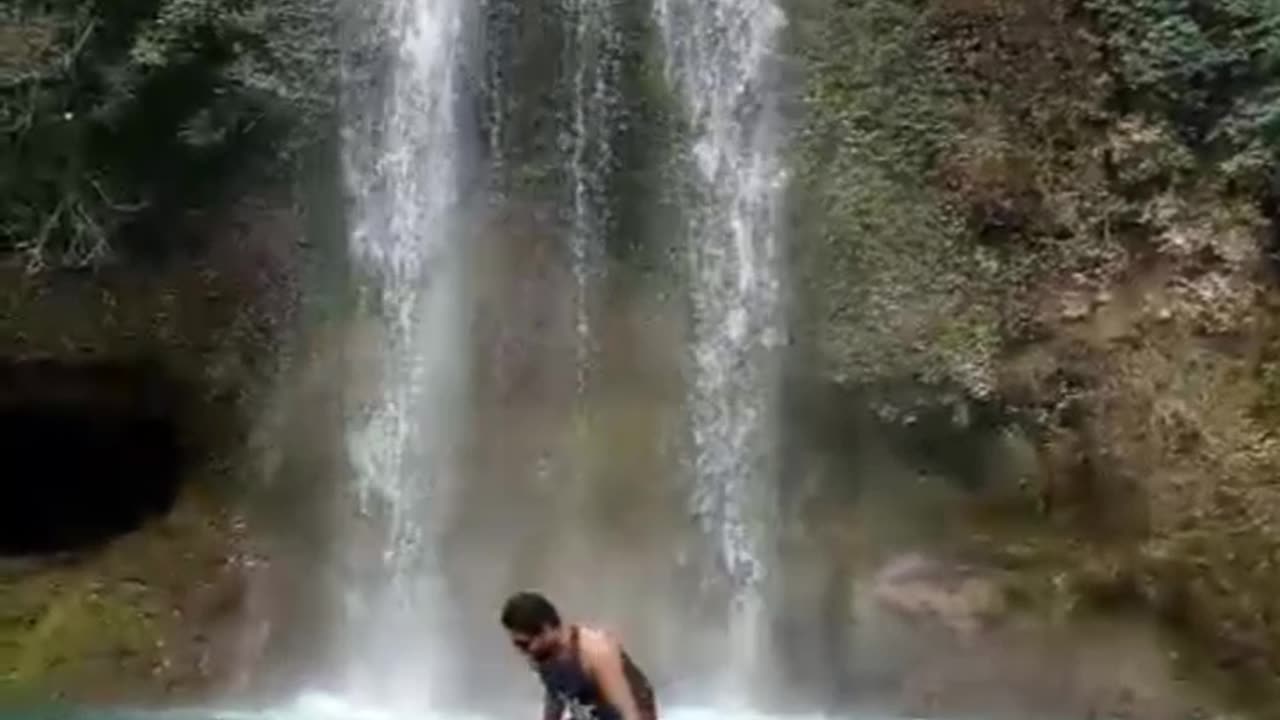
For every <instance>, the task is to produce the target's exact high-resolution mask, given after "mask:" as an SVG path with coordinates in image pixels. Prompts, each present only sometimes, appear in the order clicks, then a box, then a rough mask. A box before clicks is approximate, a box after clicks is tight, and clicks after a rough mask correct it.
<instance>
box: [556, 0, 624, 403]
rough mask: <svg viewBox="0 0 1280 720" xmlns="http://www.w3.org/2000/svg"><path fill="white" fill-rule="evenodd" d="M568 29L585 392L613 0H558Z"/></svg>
mask: <svg viewBox="0 0 1280 720" xmlns="http://www.w3.org/2000/svg"><path fill="white" fill-rule="evenodd" d="M562 2H563V7H562V10H563V12H564V14H565V17H566V18H567V19H568V24H569V27H570V28H572V30H571V31H570V32H568V33H566V40H567V42H566V47H565V53H564V55H565V66H566V67H568V68H572V75H571V78H570V81H571V84H572V98H573V100H572V110H571V114H570V123H569V125H570V128H569V130H568V132H567V133H566V135H567V145H568V147H567V148H566V149H565V152H564V156H565V157H566V158H567V160H568V177H569V185H570V188H569V190H570V202H569V208H570V222H569V249H570V257H571V258H572V262H573V276H574V281H575V284H576V287H575V291H576V297H575V298H574V313H575V316H574V330H575V333H576V338H575V346H576V349H577V357H576V358H575V361H576V366H577V393H578V396H579V399H581V396H582V395H583V394H584V393H585V392H586V386H587V382H588V376H589V374H590V363H591V352H592V323H591V284H592V280H593V279H594V278H595V277H596V276H597V275H598V274H599V273H600V271H601V267H600V261H599V257H598V256H599V255H600V253H601V251H602V249H603V246H604V243H605V233H606V232H607V226H608V221H609V204H608V197H607V187H606V183H607V180H608V173H609V170H610V166H611V165H612V162H613V147H612V144H611V143H610V140H611V137H610V135H611V132H612V129H613V125H614V123H615V122H616V114H615V105H616V98H615V96H614V94H615V92H616V87H617V76H618V66H617V63H618V61H617V58H618V54H619V50H618V43H619V37H618V29H617V26H616V24H615V18H614V8H613V4H614V0H562Z"/></svg>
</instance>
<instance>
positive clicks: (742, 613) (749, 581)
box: [656, 0, 785, 683]
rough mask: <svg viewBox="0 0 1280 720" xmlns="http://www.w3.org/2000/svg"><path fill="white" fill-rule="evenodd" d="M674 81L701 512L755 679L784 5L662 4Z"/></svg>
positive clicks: (776, 321)
mask: <svg viewBox="0 0 1280 720" xmlns="http://www.w3.org/2000/svg"><path fill="white" fill-rule="evenodd" d="M656 9H657V16H658V21H659V24H660V27H661V30H662V34H663V39H664V41H665V46H666V49H667V60H668V61H667V74H668V77H669V78H670V79H671V81H672V82H673V83H674V84H675V85H676V86H677V87H678V88H679V90H680V91H681V95H682V97H683V100H684V105H685V108H686V111H687V114H688V119H689V121H690V124H691V128H692V138H691V139H692V148H691V153H692V158H691V159H692V165H693V168H694V169H695V171H696V175H697V178H696V186H697V193H698V197H697V198H696V199H695V200H692V201H690V202H689V203H688V204H687V206H686V208H685V209H686V213H687V214H688V216H689V222H688V227H687V235H686V239H685V243H686V246H687V248H688V253H687V254H688V258H689V263H690V268H691V277H690V289H691V293H692V299H693V313H694V327H693V333H694V339H693V347H692V364H693V378H692V385H693V387H692V392H691V404H692V408H691V414H692V426H693V440H694V446H695V454H696V456H695V462H694V467H695V473H696V481H695V485H696V488H695V495H694V501H693V502H694V510H695V512H696V513H697V514H698V516H699V517H700V519H701V520H702V521H703V524H704V527H705V528H706V529H707V531H708V532H709V533H711V535H712V537H713V539H714V542H715V543H716V545H717V549H718V553H719V555H720V559H721V561H722V562H723V563H724V566H725V570H726V572H727V573H728V574H729V576H730V579H731V581H732V582H733V584H734V587H735V603H734V607H733V609H732V611H733V614H732V616H731V628H730V631H731V639H732V641H733V642H734V643H735V646H734V648H733V650H732V652H733V653H734V657H735V659H736V660H737V661H738V662H739V663H741V665H742V666H741V667H738V668H736V669H735V670H736V671H737V674H738V677H737V678H736V680H737V681H739V682H747V683H750V682H752V678H751V675H752V673H753V672H754V671H755V670H758V669H760V662H761V660H762V655H763V654H764V653H765V652H766V650H765V648H764V646H763V645H764V638H763V636H762V634H763V628H764V624H765V618H764V610H765V607H766V605H767V602H768V592H767V586H766V581H767V572H768V569H769V566H770V561H769V557H770V555H771V554H772V552H773V545H774V540H773V537H772V528H773V526H774V524H775V521H776V519H775V517H774V508H775V506H776V498H775V493H776V484H775V475H776V468H775V462H776V457H777V446H776V438H775V435H776V428H775V406H776V393H777V385H778V377H779V370H778V365H777V359H776V357H775V355H776V353H775V349H776V348H777V347H778V346H779V345H780V344H781V340H782V337H783V327H782V312H781V270H780V268H781V264H782V258H781V256H780V251H779V247H778V238H777V214H778V206H779V203H780V198H781V194H782V188H783V182H784V178H783V173H782V169H781V167H780V165H779V160H778V156H777V152H776V147H775V145H776V142H777V122H776V118H775V107H774V105H775V98H774V95H773V92H772V91H773V88H772V87H771V82H770V78H769V59H770V55H771V52H772V50H773V44H774V42H775V40H776V38H777V36H778V34H779V31H780V30H781V28H782V27H783V25H784V24H785V16H784V15H783V13H782V11H781V10H780V9H779V8H778V7H777V6H776V5H775V4H774V2H773V1H772V0H657V4H656Z"/></svg>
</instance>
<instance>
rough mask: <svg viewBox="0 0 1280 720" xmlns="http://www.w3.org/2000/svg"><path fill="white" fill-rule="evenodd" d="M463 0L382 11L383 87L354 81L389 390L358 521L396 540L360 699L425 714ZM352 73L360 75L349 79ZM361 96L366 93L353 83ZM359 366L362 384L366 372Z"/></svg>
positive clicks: (363, 639) (435, 611)
mask: <svg viewBox="0 0 1280 720" xmlns="http://www.w3.org/2000/svg"><path fill="white" fill-rule="evenodd" d="M464 3H465V0H384V2H383V3H382V4H381V5H380V6H377V10H376V11H375V12H372V13H370V14H369V15H368V17H367V18H366V22H367V27H366V28H364V31H363V32H364V33H367V34H366V35H365V43H366V46H367V47H373V48H375V49H374V51H373V52H374V54H375V55H379V54H381V55H384V56H385V57H384V58H383V60H382V62H380V63H374V65H375V69H374V72H375V73H379V74H380V77H378V78H377V80H378V82H379V83H382V85H381V86H380V87H378V88H376V89H375V88H370V87H365V86H363V85H361V84H360V83H361V79H360V78H349V79H348V90H349V93H350V95H349V97H348V107H347V108H346V111H347V121H348V126H347V133H346V138H345V148H346V153H347V156H346V159H347V165H346V170H347V179H348V181H349V183H350V191H351V196H352V198H353V201H354V208H353V212H352V216H353V223H352V232H351V254H352V258H353V260H354V261H355V265H356V268H357V273H358V274H359V276H360V277H361V280H362V286H361V292H362V297H361V302H362V306H363V308H364V310H365V312H366V313H367V315H369V316H371V321H372V323H373V324H374V325H375V326H376V327H377V332H376V336H377V338H378V341H379V344H378V346H377V347H376V349H374V348H361V350H363V351H365V352H368V353H369V355H368V356H366V358H367V359H372V360H374V361H375V362H376V364H377V373H378V377H377V383H378V388H377V390H376V392H375V393H374V394H373V397H372V398H362V401H363V402H364V404H365V405H364V407H362V408H360V411H359V413H358V415H357V417H354V418H353V419H352V420H351V429H350V431H349V443H348V444H349V452H350V456H351V458H352V461H353V464H354V466H355V471H356V486H357V490H358V500H359V502H358V504H359V509H360V512H361V513H362V514H363V516H364V517H365V518H366V521H367V522H368V523H370V524H373V525H374V526H375V527H377V528H379V529H380V530H382V531H383V532H384V533H385V536H384V537H383V538H382V540H381V541H380V547H381V549H382V555H381V558H380V560H381V562H380V566H379V567H378V568H377V569H376V570H373V571H369V570H367V569H364V570H363V572H365V573H367V576H366V577H362V578H361V579H360V580H359V581H357V582H355V583H352V586H353V588H354V592H353V593H352V594H351V596H350V597H349V598H348V599H349V601H350V614H351V617H350V620H351V628H350V629H351V637H350V641H349V642H350V643H351V648H350V652H351V661H352V662H351V670H352V677H351V680H350V685H351V687H350V688H349V690H350V692H351V693H352V694H353V695H354V696H356V697H377V698H378V699H379V701H380V703H382V704H387V701H388V700H389V699H390V700H391V704H400V705H410V704H424V703H427V702H429V701H430V700H431V698H432V696H433V695H434V694H435V692H434V691H435V688H432V687H430V686H429V685H424V684H425V683H430V682H431V681H433V680H442V679H443V678H444V675H443V674H442V672H443V670H444V669H445V667H444V666H445V664H446V663H444V662H443V659H442V658H439V657H437V656H436V655H437V654H438V653H436V652H434V650H436V649H438V648H441V647H447V642H448V640H447V638H448V633H447V630H448V620H447V618H445V617H443V615H442V609H443V608H446V607H447V606H448V604H447V602H446V600H445V593H444V588H443V584H442V579H441V575H440V570H439V560H440V558H439V557H438V554H437V553H438V546H439V536H440V533H441V532H442V528H443V526H444V519H445V517H446V516H447V513H448V511H449V507H450V499H451V495H452V493H453V491H454V489H455V486H456V484H457V482H458V480H457V474H458V471H459V460H458V457H457V453H458V448H459V445H460V438H459V437H458V432H459V429H460V428H461V427H462V426H463V423H462V422H461V413H462V412H463V411H464V408H465V398H464V396H463V388H464V387H465V385H466V367H467V353H466V347H467V334H466V332H465V330H466V318H467V314H466V312H465V293H464V283H463V275H464V273H463V267H462V264H463V260H464V258H465V255H464V253H463V244H462V242H461V235H462V229H461V221H460V217H459V210H458V203H459V185H460V174H461V158H460V152H459V148H460V147H461V146H462V143H461V140H460V136H459V128H458V122H457V114H456V113H457V105H456V97H455V96H456V93H457V91H458V87H457V85H458V64H459V57H458V56H459V49H460V44H461V43H460V39H461V36H462V28H463V23H464V10H465V5H464ZM349 70H350V68H349ZM353 85H354V86H353ZM366 370H367V368H361V369H359V370H358V372H361V373H363V372H365V371H366Z"/></svg>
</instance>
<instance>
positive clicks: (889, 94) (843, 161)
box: [794, 0, 997, 392]
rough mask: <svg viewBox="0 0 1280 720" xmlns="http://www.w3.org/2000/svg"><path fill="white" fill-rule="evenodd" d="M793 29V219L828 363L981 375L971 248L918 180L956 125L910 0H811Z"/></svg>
mask: <svg viewBox="0 0 1280 720" xmlns="http://www.w3.org/2000/svg"><path fill="white" fill-rule="evenodd" d="M802 18H803V21H802V23H801V24H800V26H799V30H798V35H797V37H796V38H795V39H794V42H795V44H796V46H797V47H798V48H799V49H800V52H801V53H802V54H803V59H804V60H805V63H806V67H807V69H808V72H809V81H808V84H807V88H806V95H805V103H806V109H807V112H808V114H807V118H806V122H805V124H804V126H803V128H802V131H801V135H800V137H799V143H798V146H799V157H798V158H797V166H798V170H799V178H798V179H799V183H798V196H799V198H800V202H802V203H803V204H804V207H802V208H801V210H800V212H799V213H798V214H799V215H800V216H801V217H800V219H799V220H798V227H797V228H796V230H797V231H798V232H799V233H800V234H801V235H802V237H804V238H805V239H804V240H801V241H800V242H799V243H798V245H799V247H800V255H801V257H799V258H798V260H799V262H800V265H801V267H802V268H803V270H802V272H803V273H804V274H805V275H807V276H808V278H809V281H807V282H806V283H805V285H806V286H807V287H809V288H811V295H810V299H811V302H813V303H814V304H815V305H816V307H814V308H813V313H812V314H813V316H814V317H815V318H817V320H816V322H817V325H818V327H817V328H816V332H817V337H818V345H819V354H820V356H821V357H822V359H823V360H824V364H825V365H826V370H827V371H828V372H831V373H833V374H835V375H837V376H839V377H843V378H845V379H847V380H849V381H852V382H865V381H873V380H875V379H877V378H881V377H891V376H895V375H897V376H901V375H913V374H916V375H920V376H923V377H925V378H927V379H929V380H933V381H957V382H959V383H961V384H962V385H964V386H966V387H968V388H970V389H971V390H974V391H976V392H983V391H984V390H985V389H987V388H988V387H989V380H988V378H987V367H988V359H989V354H990V352H991V350H992V349H993V346H994V342H995V339H996V338H995V331H996V327H997V323H996V320H995V318H994V316H993V315H992V307H991V306H990V305H989V303H987V302H986V299H985V298H983V297H980V296H979V294H976V293H974V292H971V291H973V290H977V291H979V293H980V292H981V291H982V290H983V289H984V288H987V287H989V286H990V284H991V283H990V281H989V279H988V278H986V274H987V273H988V270H989V265H988V264H984V262H983V261H982V255H983V251H982V249H981V248H978V247H976V246H974V245H971V244H967V243H966V242H965V238H964V235H963V223H962V222H961V221H960V218H959V217H958V216H957V214H956V212H955V211H954V209H953V208H951V207H950V206H949V205H948V203H947V202H946V198H945V196H944V194H943V193H941V192H939V191H938V190H937V189H936V188H935V187H933V186H931V184H930V180H931V177H932V175H933V171H934V168H935V166H936V164H937V161H938V157H939V155H940V154H941V153H943V152H944V150H945V149H946V148H947V147H949V146H950V145H951V144H952V143H953V142H954V141H955V140H954V138H955V137H956V135H957V134H958V133H959V131H960V125H959V121H958V118H957V116H956V115H955V113H954V106H953V104H952V102H951V97H950V96H951V95H952V93H953V89H952V88H953V86H952V84H951V83H950V81H949V78H948V77H947V75H946V73H945V72H943V70H942V68H941V67H940V65H939V64H938V63H937V59H936V58H934V57H932V56H931V55H930V53H928V52H927V43H928V40H929V37H928V30H929V27H928V18H927V16H926V15H924V14H923V13H921V12H920V10H919V8H917V7H916V6H915V4H914V3H910V2H898V1H895V0H872V1H871V2H863V3H857V4H847V3H820V4H816V6H814V7H811V8H810V9H809V10H808V11H807V12H806V13H804V14H803V15H802Z"/></svg>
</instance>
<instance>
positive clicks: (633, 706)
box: [502, 592, 658, 720]
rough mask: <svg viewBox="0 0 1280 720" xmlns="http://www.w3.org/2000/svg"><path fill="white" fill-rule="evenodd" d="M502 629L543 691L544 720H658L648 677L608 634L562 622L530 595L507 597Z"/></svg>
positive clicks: (541, 599) (535, 595) (543, 601)
mask: <svg viewBox="0 0 1280 720" xmlns="http://www.w3.org/2000/svg"><path fill="white" fill-rule="evenodd" d="M502 626H503V627H504V628H506V630H507V634H508V635H509V636H510V637H511V642H512V644H513V645H515V646H516V649H517V650H519V651H520V652H521V653H523V654H524V655H525V657H527V658H528V659H529V662H530V664H531V665H532V666H533V669H534V672H536V673H537V674H538V677H539V678H540V679H541V680H542V685H543V687H544V688H545V689H546V699H545V701H544V705H543V720H562V719H563V718H565V716H566V714H567V716H568V720H658V711H657V705H656V703H655V701H654V695H653V688H652V687H650V685H649V681H648V679H646V678H645V676H644V673H642V672H641V671H640V668H638V667H636V665H635V663H633V662H632V661H631V658H630V657H628V656H627V653H626V651H625V650H623V649H622V647H621V645H619V644H618V641H617V640H615V639H614V638H613V637H612V636H610V635H609V634H608V633H606V632H603V631H601V630H597V629H594V628H589V627H582V626H578V625H565V624H563V623H562V622H561V621H560V613H559V611H557V610H556V608H555V606H554V605H552V604H551V602H550V601H549V600H547V599H546V598H545V597H543V596H542V595H540V594H538V593H533V592H521V593H516V594H515V595H512V596H511V597H510V598H508V600H507V602H506V604H505V605H504V606H503V608H502Z"/></svg>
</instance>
